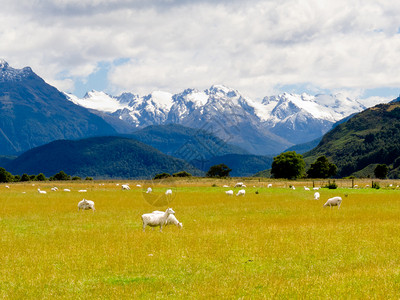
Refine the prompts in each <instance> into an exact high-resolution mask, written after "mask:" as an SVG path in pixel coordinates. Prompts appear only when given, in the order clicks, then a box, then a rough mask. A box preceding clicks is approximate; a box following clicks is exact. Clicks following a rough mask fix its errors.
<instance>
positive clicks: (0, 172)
mask: <svg viewBox="0 0 400 300" xmlns="http://www.w3.org/2000/svg"><path fill="white" fill-rule="evenodd" d="M12 181H14V176H13V175H12V174H11V173H10V172H7V171H6V169H4V168H0V182H12Z"/></svg>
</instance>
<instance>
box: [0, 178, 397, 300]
mask: <svg viewBox="0 0 400 300" xmlns="http://www.w3.org/2000/svg"><path fill="white" fill-rule="evenodd" d="M244 182H245V183H246V184H247V188H246V195H245V196H244V197H236V196H233V197H232V196H227V195H225V192H224V191H225V190H227V188H223V187H222V185H223V184H229V185H230V186H233V184H234V181H230V182H227V181H226V182H225V181H211V180H194V181H177V182H172V181H171V182H168V181H164V182H162V183H161V184H154V183H152V182H144V181H131V182H130V186H131V190H128V191H122V190H121V187H120V186H117V185H116V184H117V183H118V184H122V183H126V181H113V182H111V181H93V182H56V183H54V182H44V183H35V186H32V183H26V184H22V183H18V184H9V187H10V188H6V187H5V184H1V185H0V232H1V236H0V239H1V242H0V265H1V268H0V298H4V299H60V298H61V299H62V298H65V299H136V298H138V299H164V298H175V299H260V298H261V299H263V298H265V299H271V298H278V299H293V298H294V299H296V298H322V299H326V298H329V299H344V298H345V299H349V298H350V299H368V298H385V299H398V298H399V295H400V189H396V188H393V187H392V188H388V187H387V188H385V187H384V185H385V183H384V182H381V187H382V188H381V189H379V190H376V189H371V188H362V189H349V188H345V187H340V186H341V184H340V183H339V187H340V188H338V189H336V190H328V189H320V190H319V192H320V194H321V200H319V201H316V200H313V194H314V191H312V190H311V191H305V190H304V188H303V185H308V186H310V184H311V187H312V183H310V182H304V183H303V182H295V183H294V184H296V185H297V188H296V190H291V189H289V188H288V185H289V183H288V182H272V184H273V187H272V188H269V189H268V188H267V187H266V186H267V182H258V181H254V182H247V181H246V180H244ZM138 183H139V184H141V185H142V187H136V184H138ZM214 183H215V184H216V185H217V186H214V187H213V186H212V185H213V184H214ZM292 184H293V183H292ZM363 184H364V183H363ZM52 186H57V187H58V188H59V189H60V191H58V192H51V191H50V188H51V187H52ZM147 186H152V187H153V197H156V196H157V197H159V199H164V198H163V193H164V192H165V190H166V188H172V189H173V197H172V198H171V199H164V200H165V201H170V202H169V205H167V204H166V203H165V201H164V202H163V201H161V202H162V203H161V204H160V206H152V205H150V204H149V202H151V201H152V198H148V197H149V196H148V195H146V194H145V193H144V191H145V189H146V187H147ZM253 186H256V187H253ZM360 186H361V184H360ZM37 188H41V189H42V190H46V191H47V194H45V195H43V194H39V193H38V192H37ZM63 188H69V189H71V192H63V191H62V189H63ZM79 189H87V193H78V192H77V191H78V190H79ZM234 190H235V191H237V190H239V189H238V188H236V189H234ZM256 191H258V194H256ZM332 196H342V198H343V203H342V206H341V208H340V209H337V208H332V209H330V208H323V207H322V205H323V204H324V203H325V201H326V199H328V198H329V197H332ZM83 198H86V199H90V200H93V201H94V202H95V206H96V212H94V213H93V212H92V211H90V210H89V211H80V212H78V209H77V203H78V202H79V201H80V200H82V199H83ZM152 203H154V202H152ZM168 206H170V207H172V208H173V209H174V210H175V212H176V217H177V218H178V220H179V221H180V222H182V223H183V229H182V230H179V229H178V228H177V227H175V226H167V227H166V228H164V230H163V232H159V230H158V228H157V229H155V230H152V229H151V228H149V227H147V228H146V231H145V232H143V231H142V223H141V217H140V216H141V215H142V214H143V213H146V212H151V211H153V210H156V209H157V210H165V209H166V208H167V207H168Z"/></svg>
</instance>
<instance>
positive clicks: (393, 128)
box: [304, 102, 400, 178]
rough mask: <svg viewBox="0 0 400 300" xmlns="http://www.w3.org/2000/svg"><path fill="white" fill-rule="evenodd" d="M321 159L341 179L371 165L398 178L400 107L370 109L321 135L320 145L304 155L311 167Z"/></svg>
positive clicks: (390, 106) (387, 105) (395, 103)
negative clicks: (334, 167)
mask: <svg viewBox="0 0 400 300" xmlns="http://www.w3.org/2000/svg"><path fill="white" fill-rule="evenodd" d="M321 155H325V156H326V157H328V158H329V159H330V160H331V161H332V162H333V163H335V164H336V165H337V167H338V176H339V177H344V176H349V175H351V174H353V173H354V172H357V171H360V170H362V169H364V168H366V167H368V166H369V165H372V164H386V165H388V166H389V169H390V173H389V176H390V177H393V178H398V177H399V176H400V173H399V166H400V103H399V102H391V103H388V104H380V105H377V106H375V107H372V108H369V109H367V110H365V111H363V112H361V113H359V114H356V115H355V116H353V117H352V118H350V119H349V120H348V121H347V122H344V123H342V124H340V125H338V126H337V127H335V128H334V129H332V130H331V131H329V132H328V133H327V134H325V135H324V137H323V138H322V140H321V142H320V143H319V145H318V146H317V147H316V148H314V149H313V150H311V151H309V152H307V153H305V154H304V158H305V161H306V162H307V163H312V162H313V161H315V159H316V158H317V157H319V156H321Z"/></svg>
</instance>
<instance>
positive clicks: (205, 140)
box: [124, 124, 249, 161]
mask: <svg viewBox="0 0 400 300" xmlns="http://www.w3.org/2000/svg"><path fill="white" fill-rule="evenodd" d="M124 136H126V137H131V138H134V139H136V140H138V141H140V142H142V143H145V144H147V145H150V146H152V147H154V148H156V149H158V150H160V151H161V152H163V153H165V154H167V155H172V156H174V157H177V158H181V159H184V160H186V161H191V160H193V159H198V160H205V159H210V158H211V157H214V156H221V155H225V154H249V153H248V152H247V151H245V150H244V149H242V148H240V147H237V146H234V145H230V144H228V143H226V142H224V141H223V140H222V139H220V138H218V137H216V136H214V135H212V134H210V133H209V132H207V131H205V130H202V129H194V128H190V127H185V126H182V125H178V124H167V125H151V126H147V127H145V128H143V129H140V130H138V131H136V132H134V133H132V134H129V135H124Z"/></svg>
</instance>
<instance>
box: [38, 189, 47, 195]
mask: <svg viewBox="0 0 400 300" xmlns="http://www.w3.org/2000/svg"><path fill="white" fill-rule="evenodd" d="M37 190H38V192H39V194H47V192H46V191H42V190H41V189H37Z"/></svg>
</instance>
